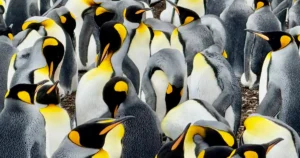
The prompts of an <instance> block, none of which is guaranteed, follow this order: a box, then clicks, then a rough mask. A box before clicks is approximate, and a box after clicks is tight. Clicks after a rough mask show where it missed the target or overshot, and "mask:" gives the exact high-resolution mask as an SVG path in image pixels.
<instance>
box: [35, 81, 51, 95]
mask: <svg viewBox="0 0 300 158" xmlns="http://www.w3.org/2000/svg"><path fill="white" fill-rule="evenodd" d="M48 81H49V80H43V81H41V82H39V83H37V86H36V89H35V92H34V93H36V92H37V91H38V90H39V89H40V88H41V87H42V86H43V85H44V84H45V83H47V82H48Z"/></svg>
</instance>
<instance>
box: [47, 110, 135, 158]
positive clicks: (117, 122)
mask: <svg viewBox="0 0 300 158" xmlns="http://www.w3.org/2000/svg"><path fill="white" fill-rule="evenodd" d="M132 119H134V117H133V116H125V117H122V118H119V119H110V118H96V119H92V120H90V121H88V122H86V123H85V124H82V125H80V126H77V127H76V128H74V129H73V130H72V131H70V132H69V134H68V135H67V136H66V138H65V139H64V140H63V142H62V143H61V145H60V147H59V148H58V149H57V150H56V152H55V153H54V154H53V157H56V158H63V157H65V158H73V157H121V155H122V148H123V146H124V145H123V142H122V139H124V135H125V133H126V132H127V131H126V129H125V128H124V123H125V122H131V121H132Z"/></svg>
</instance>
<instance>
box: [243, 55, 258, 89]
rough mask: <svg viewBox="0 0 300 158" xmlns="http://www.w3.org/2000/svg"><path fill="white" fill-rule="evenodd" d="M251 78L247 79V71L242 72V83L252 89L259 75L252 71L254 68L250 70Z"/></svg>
mask: <svg viewBox="0 0 300 158" xmlns="http://www.w3.org/2000/svg"><path fill="white" fill-rule="evenodd" d="M250 67H251V61H250ZM249 72H250V73H249V80H248V81H246V77H245V73H243V74H242V77H241V83H242V85H243V86H245V87H249V88H250V89H251V88H253V86H254V83H255V81H256V80H257V76H256V75H255V73H253V72H252V70H251V69H250V70H249Z"/></svg>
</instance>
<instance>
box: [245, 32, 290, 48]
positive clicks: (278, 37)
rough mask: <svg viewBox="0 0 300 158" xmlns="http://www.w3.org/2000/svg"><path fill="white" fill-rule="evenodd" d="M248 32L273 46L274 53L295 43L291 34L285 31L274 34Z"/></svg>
mask: <svg viewBox="0 0 300 158" xmlns="http://www.w3.org/2000/svg"><path fill="white" fill-rule="evenodd" d="M246 31H248V32H250V33H254V34H255V35H257V36H259V37H260V38H262V39H264V40H266V41H268V43H269V45H270V46H271V48H272V50H273V51H274V52H275V51H278V50H281V49H283V48H285V47H286V46H287V45H289V44H290V43H292V42H293V41H294V39H293V37H292V36H291V35H290V34H289V33H286V32H283V31H273V32H260V31H254V30H246Z"/></svg>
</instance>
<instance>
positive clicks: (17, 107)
mask: <svg viewBox="0 0 300 158" xmlns="http://www.w3.org/2000/svg"><path fill="white" fill-rule="evenodd" d="M4 110H5V111H6V110H7V111H10V112H17V113H23V112H26V111H37V112H38V109H37V108H36V107H35V106H34V105H32V104H28V103H25V102H22V101H20V100H16V99H11V98H7V99H5V101H4V109H3V111H4Z"/></svg>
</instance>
